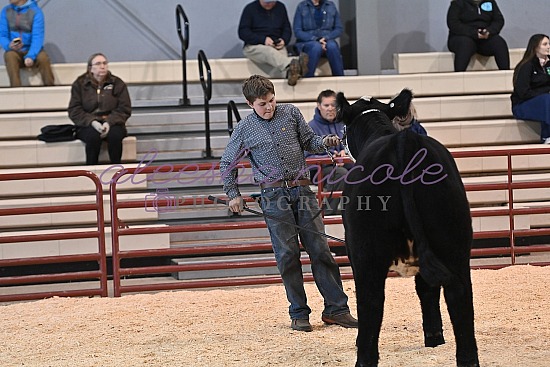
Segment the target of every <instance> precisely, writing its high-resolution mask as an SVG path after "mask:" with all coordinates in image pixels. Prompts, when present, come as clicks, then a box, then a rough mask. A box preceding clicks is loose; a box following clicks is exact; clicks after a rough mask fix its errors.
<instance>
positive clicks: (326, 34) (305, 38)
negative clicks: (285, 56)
mask: <svg viewBox="0 0 550 367" xmlns="http://www.w3.org/2000/svg"><path fill="white" fill-rule="evenodd" d="M293 26H294V34H295V35H296V49H297V50H298V51H299V52H305V53H306V54H307V55H308V56H309V62H308V65H307V68H308V72H307V73H306V74H305V75H304V77H306V78H309V77H312V76H315V69H316V68H317V65H318V64H319V60H320V59H321V57H322V56H325V57H326V58H327V59H328V63H329V65H330V69H331V70H332V75H333V76H342V75H344V62H343V60H342V54H341V53H340V45H339V44H338V42H337V41H336V39H337V38H338V37H340V35H341V34H342V31H343V30H344V27H343V26H342V21H341V20H340V15H339V14H338V8H337V7H336V5H334V3H333V2H332V1H330V0H303V1H301V2H300V3H299V4H298V7H297V8H296V13H295V14H294V23H293Z"/></svg>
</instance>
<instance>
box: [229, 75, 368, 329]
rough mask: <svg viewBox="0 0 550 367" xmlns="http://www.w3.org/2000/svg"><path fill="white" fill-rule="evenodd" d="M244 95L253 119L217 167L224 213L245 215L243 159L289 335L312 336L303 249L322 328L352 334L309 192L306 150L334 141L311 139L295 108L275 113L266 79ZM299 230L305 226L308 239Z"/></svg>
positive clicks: (255, 80)
mask: <svg viewBox="0 0 550 367" xmlns="http://www.w3.org/2000/svg"><path fill="white" fill-rule="evenodd" d="M243 95H244V96H245V98H246V103H247V104H248V106H250V107H251V108H252V109H253V110H254V113H251V114H249V115H248V116H246V117H245V118H244V119H242V120H241V121H240V122H239V123H238V124H237V127H236V128H235V130H234V131H233V134H232V135H231V138H230V139H229V143H228V144H227V147H226V148H225V151H224V153H223V156H222V158H221V160H220V172H221V174H222V178H223V183H224V185H223V189H224V191H225V193H226V194H227V197H228V198H229V200H230V201H229V209H230V210H231V211H232V212H235V213H239V212H242V211H243V205H244V201H243V198H242V197H241V193H240V190H239V180H238V179H237V172H238V165H237V163H238V162H239V160H241V159H242V158H244V157H245V156H248V157H249V159H250V162H251V164H252V172H253V175H254V181H255V182H256V183H258V184H259V185H260V188H261V196H260V207H261V208H262V211H263V213H264V214H265V217H264V219H265V222H266V224H267V228H268V230H269V234H270V236H271V242H272V243H271V244H272V246H273V252H274V253H275V259H276V261H277V268H278V269H279V272H280V274H281V278H282V279H283V284H284V286H285V290H286V295H287V299H288V301H289V303H290V307H289V314H290V318H291V320H292V321H291V323H290V327H291V328H292V329H294V330H298V331H305V332H308V331H312V330H313V328H312V326H311V324H310V322H309V315H310V313H311V309H310V308H309V306H308V305H307V297H306V292H305V289H304V279H303V274H302V265H301V262H300V242H301V244H302V245H303V247H304V248H305V249H306V251H307V253H308V255H309V258H310V260H311V267H312V268H313V274H314V275H313V276H314V278H315V283H316V284H317V288H318V289H319V291H320V292H321V295H322V296H323V299H324V303H323V305H324V309H323V312H322V314H321V319H322V320H323V322H325V323H327V324H337V325H340V326H343V327H347V328H357V326H358V323H357V320H356V319H355V318H354V317H353V316H351V314H350V310H349V306H348V297H347V295H346V294H345V292H344V290H343V288H342V279H341V276H340V270H339V268H338V264H337V263H336V262H335V260H334V258H333V256H332V254H331V252H330V247H329V246H328V243H327V239H326V238H325V237H324V236H323V235H324V226H323V221H322V218H321V216H319V215H317V214H318V213H319V205H318V203H317V198H316V197H315V194H314V193H313V191H311V188H310V187H309V185H310V184H311V181H310V180H309V177H308V176H309V171H308V169H307V167H306V160H305V157H304V150H306V149H307V150H308V151H312V152H322V151H323V150H324V147H325V146H334V145H336V144H338V138H337V137H336V136H334V135H327V136H325V137H321V136H318V135H316V134H315V133H314V132H313V130H312V129H311V128H310V127H309V126H308V124H307V123H306V121H305V120H304V117H303V116H302V114H301V112H300V110H299V109H298V108H297V107H296V106H294V105H292V104H280V105H277V101H276V100H275V88H274V86H273V83H272V82H271V81H270V80H269V79H267V78H265V77H263V76H260V75H252V76H251V77H250V78H248V79H247V80H245V82H244V83H243ZM239 178H240V177H239ZM278 218H280V219H278ZM297 226H302V227H303V226H307V228H309V229H311V230H313V232H309V231H307V230H300V229H299V228H298V227H297Z"/></svg>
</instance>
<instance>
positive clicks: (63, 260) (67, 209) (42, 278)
mask: <svg viewBox="0 0 550 367" xmlns="http://www.w3.org/2000/svg"><path fill="white" fill-rule="evenodd" d="M75 177H86V178H88V179H90V180H91V181H92V182H93V184H94V185H95V203H94V204H65V205H43V206H32V207H13V208H3V209H0V217H4V216H14V215H27V214H40V213H71V212H81V211H95V212H96V219H97V228H95V229H90V230H85V231H84V230H82V231H67V230H63V229H59V230H58V231H57V233H41V234H40V233H37V234H24V235H22V234H20V235H9V234H7V233H6V234H4V235H2V236H0V244H6V243H20V242H34V241H51V240H70V239H82V238H96V239H97V241H98V250H97V252H95V253H87V254H76V255H58V256H36V257H26V258H14V259H4V258H2V259H0V268H10V267H18V266H33V265H34V266H36V265H46V264H48V265H51V264H57V265H60V264H68V263H76V262H84V261H90V262H97V264H98V270H90V271H68V272H62V273H53V274H52V273H38V274H31V275H16V276H15V275H14V276H4V277H0V286H3V287H6V286H15V285H29V284H35V285H36V284H45V283H59V282H71V281H82V280H99V287H96V288H86V289H76V290H63V289H60V290H54V291H47V292H22V293H14V294H4V295H0V301H19V300H30V299H40V298H46V297H53V296H95V295H98V296H102V297H105V296H107V261H106V259H107V256H106V252H105V227H104V223H105V220H104V213H103V187H102V185H101V182H100V180H99V178H98V177H97V176H96V175H95V174H94V173H92V172H89V171H84V170H78V171H54V172H33V173H18V174H0V182H1V181H17V180H36V179H58V178H64V179H70V178H75Z"/></svg>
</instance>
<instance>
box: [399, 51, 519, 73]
mask: <svg viewBox="0 0 550 367" xmlns="http://www.w3.org/2000/svg"><path fill="white" fill-rule="evenodd" d="M509 52H510V66H511V67H512V68H513V67H514V66H515V65H516V64H517V63H518V62H519V61H520V60H521V58H522V57H523V54H524V52H525V49H524V48H513V49H510V50H509ZM393 64H394V67H395V69H396V70H397V72H398V73H399V74H411V73H442V72H443V73H444V72H450V71H454V54H453V53H452V52H416V53H413V52H411V53H396V54H394V55H393ZM466 70H467V71H481V70H498V67H497V64H496V62H495V58H494V57H492V56H491V57H487V56H482V55H479V54H475V55H474V56H472V59H471V60H470V63H469V64H468V68H467V69H466Z"/></svg>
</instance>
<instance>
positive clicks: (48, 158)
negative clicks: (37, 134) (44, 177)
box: [0, 136, 137, 168]
mask: <svg viewBox="0 0 550 367" xmlns="http://www.w3.org/2000/svg"><path fill="white" fill-rule="evenodd" d="M105 144H106V143H105ZM122 144H123V150H122V161H123V162H132V163H133V162H135V161H136V157H137V152H136V137H135V136H128V137H126V138H124V140H123V141H122ZM99 161H100V162H101V163H107V162H109V156H108V152H107V149H106V146H104V147H103V148H102V149H101V153H100V155H99ZM85 163H86V152H85V146H84V143H83V142H82V141H80V140H72V141H64V142H56V143H45V142H43V141H40V140H12V141H0V168H14V167H37V166H59V165H67V164H75V165H76V164H79V165H82V164H85Z"/></svg>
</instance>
